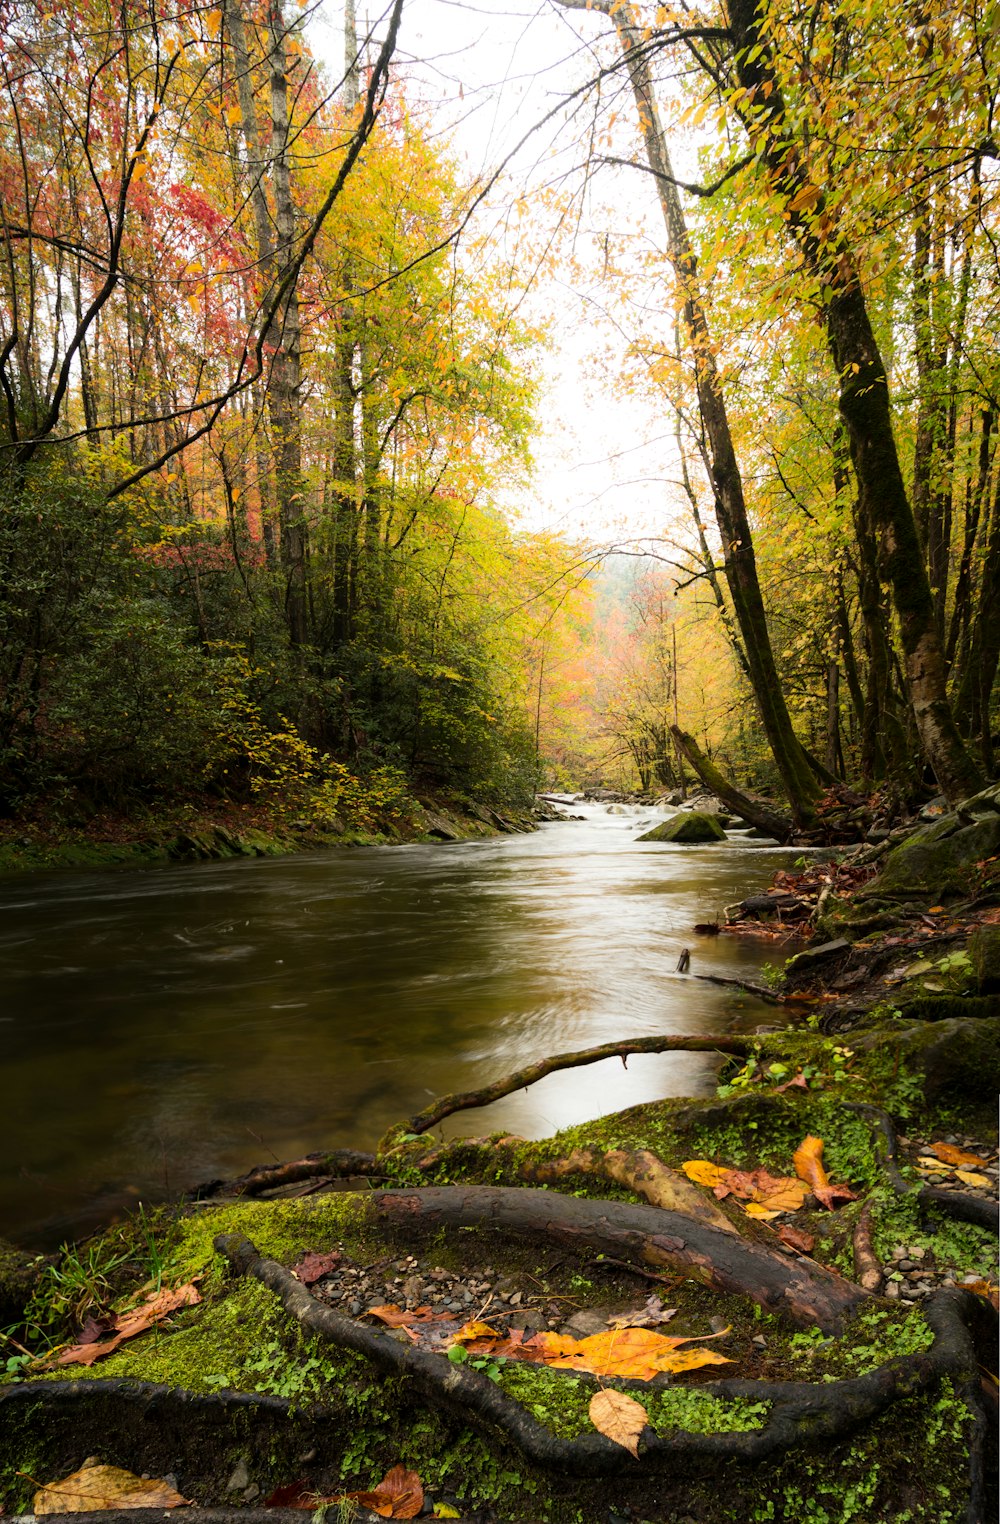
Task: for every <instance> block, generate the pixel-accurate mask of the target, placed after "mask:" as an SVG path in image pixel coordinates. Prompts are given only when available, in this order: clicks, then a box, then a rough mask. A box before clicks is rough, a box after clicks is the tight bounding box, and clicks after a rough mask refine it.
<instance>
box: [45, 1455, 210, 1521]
mask: <svg viewBox="0 0 1000 1524" xmlns="http://www.w3.org/2000/svg"><path fill="white" fill-rule="evenodd" d="M188 1501H189V1500H188V1499H187V1498H186V1497H182V1496H181V1494H180V1493H179V1492H177V1491H175V1489H174V1488H173V1487H168V1486H167V1484H166V1482H161V1481H158V1480H156V1479H154V1478H150V1479H149V1480H146V1479H144V1478H143V1477H141V1476H134V1475H133V1473H132V1472H131V1471H122V1470H121V1469H120V1467H118V1466H100V1465H94V1466H88V1465H84V1466H81V1467H80V1469H79V1471H74V1472H73V1473H72V1475H70V1476H66V1477H63V1479H62V1481H61V1482H49V1484H48V1486H46V1487H42V1488H41V1489H40V1490H39V1491H38V1492H36V1493H35V1497H34V1502H33V1504H32V1507H33V1509H34V1512H35V1513H36V1514H38V1513H43V1514H44V1513H102V1512H104V1511H105V1510H107V1509H109V1508H179V1507H180V1506H181V1505H182V1504H185V1503H187V1502H188Z"/></svg>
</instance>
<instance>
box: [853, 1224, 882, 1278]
mask: <svg viewBox="0 0 1000 1524" xmlns="http://www.w3.org/2000/svg"><path fill="white" fill-rule="evenodd" d="M854 1275H855V1279H856V1280H857V1283H858V1285H859V1286H860V1287H861V1289H862V1290H863V1291H870V1292H872V1293H873V1294H875V1295H877V1294H878V1292H880V1291H881V1290H882V1284H883V1282H884V1280H885V1277H884V1275H883V1274H882V1266H881V1264H880V1263H879V1259H878V1255H877V1254H876V1253H875V1249H874V1246H873V1244H872V1204H871V1202H870V1201H866V1202H865V1204H864V1206H863V1207H862V1208H861V1212H860V1215H859V1217H858V1221H857V1225H856V1227H855V1229H854Z"/></svg>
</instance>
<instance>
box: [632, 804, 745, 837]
mask: <svg viewBox="0 0 1000 1524" xmlns="http://www.w3.org/2000/svg"><path fill="white" fill-rule="evenodd" d="M638 839H639V841H687V842H691V841H725V839H726V833H725V831H724V830H723V829H722V826H721V825H720V824H719V821H718V818H717V816H715V815H709V814H706V813H705V812H704V811H702V810H691V811H690V812H688V813H687V814H684V815H675V816H674V818H673V819H672V820H664V821H662V822H661V824H660V825H658V826H654V827H653V829H652V830H651V831H646V832H645V834H644V835H642V836H640V837H639V838H638Z"/></svg>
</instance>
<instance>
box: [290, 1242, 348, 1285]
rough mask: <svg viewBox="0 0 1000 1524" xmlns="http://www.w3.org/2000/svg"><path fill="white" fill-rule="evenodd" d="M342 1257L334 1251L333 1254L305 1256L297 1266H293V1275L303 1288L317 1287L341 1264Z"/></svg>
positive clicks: (309, 1254)
mask: <svg viewBox="0 0 1000 1524" xmlns="http://www.w3.org/2000/svg"><path fill="white" fill-rule="evenodd" d="M340 1260H341V1256H340V1255H339V1254H338V1253H337V1252H336V1251H334V1252H333V1253H331V1254H313V1253H311V1252H310V1253H308V1254H303V1256H302V1258H301V1259H300V1260H299V1262H298V1264H297V1265H293V1266H292V1274H293V1275H294V1276H296V1277H297V1278H298V1279H299V1280H300V1281H301V1282H302V1284H303V1286H315V1284H316V1282H317V1281H321V1280H322V1279H323V1277H324V1275H329V1274H330V1273H331V1272H332V1271H333V1270H336V1268H337V1266H338V1265H339V1264H340Z"/></svg>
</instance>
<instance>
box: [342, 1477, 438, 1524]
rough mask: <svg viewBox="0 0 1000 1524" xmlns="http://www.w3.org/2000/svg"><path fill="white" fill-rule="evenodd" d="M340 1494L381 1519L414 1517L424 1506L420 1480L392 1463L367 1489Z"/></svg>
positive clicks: (422, 1488)
mask: <svg viewBox="0 0 1000 1524" xmlns="http://www.w3.org/2000/svg"><path fill="white" fill-rule="evenodd" d="M344 1496H345V1497H348V1498H350V1500H351V1502H352V1503H359V1504H360V1505H361V1507H362V1508H370V1509H371V1511H372V1513H377V1514H380V1515H381V1516H382V1518H383V1519H415V1518H416V1517H417V1514H418V1513H419V1512H420V1510H421V1509H422V1508H423V1506H424V1487H423V1483H422V1482H421V1480H420V1477H419V1476H418V1475H417V1473H416V1472H415V1471H407V1469H406V1467H405V1466H393V1468H392V1470H391V1471H387V1472H386V1474H385V1476H384V1477H383V1478H382V1480H381V1481H380V1482H379V1484H378V1486H377V1487H375V1488H374V1489H373V1490H372V1491H371V1492H347V1493H345V1494H344Z"/></svg>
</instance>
